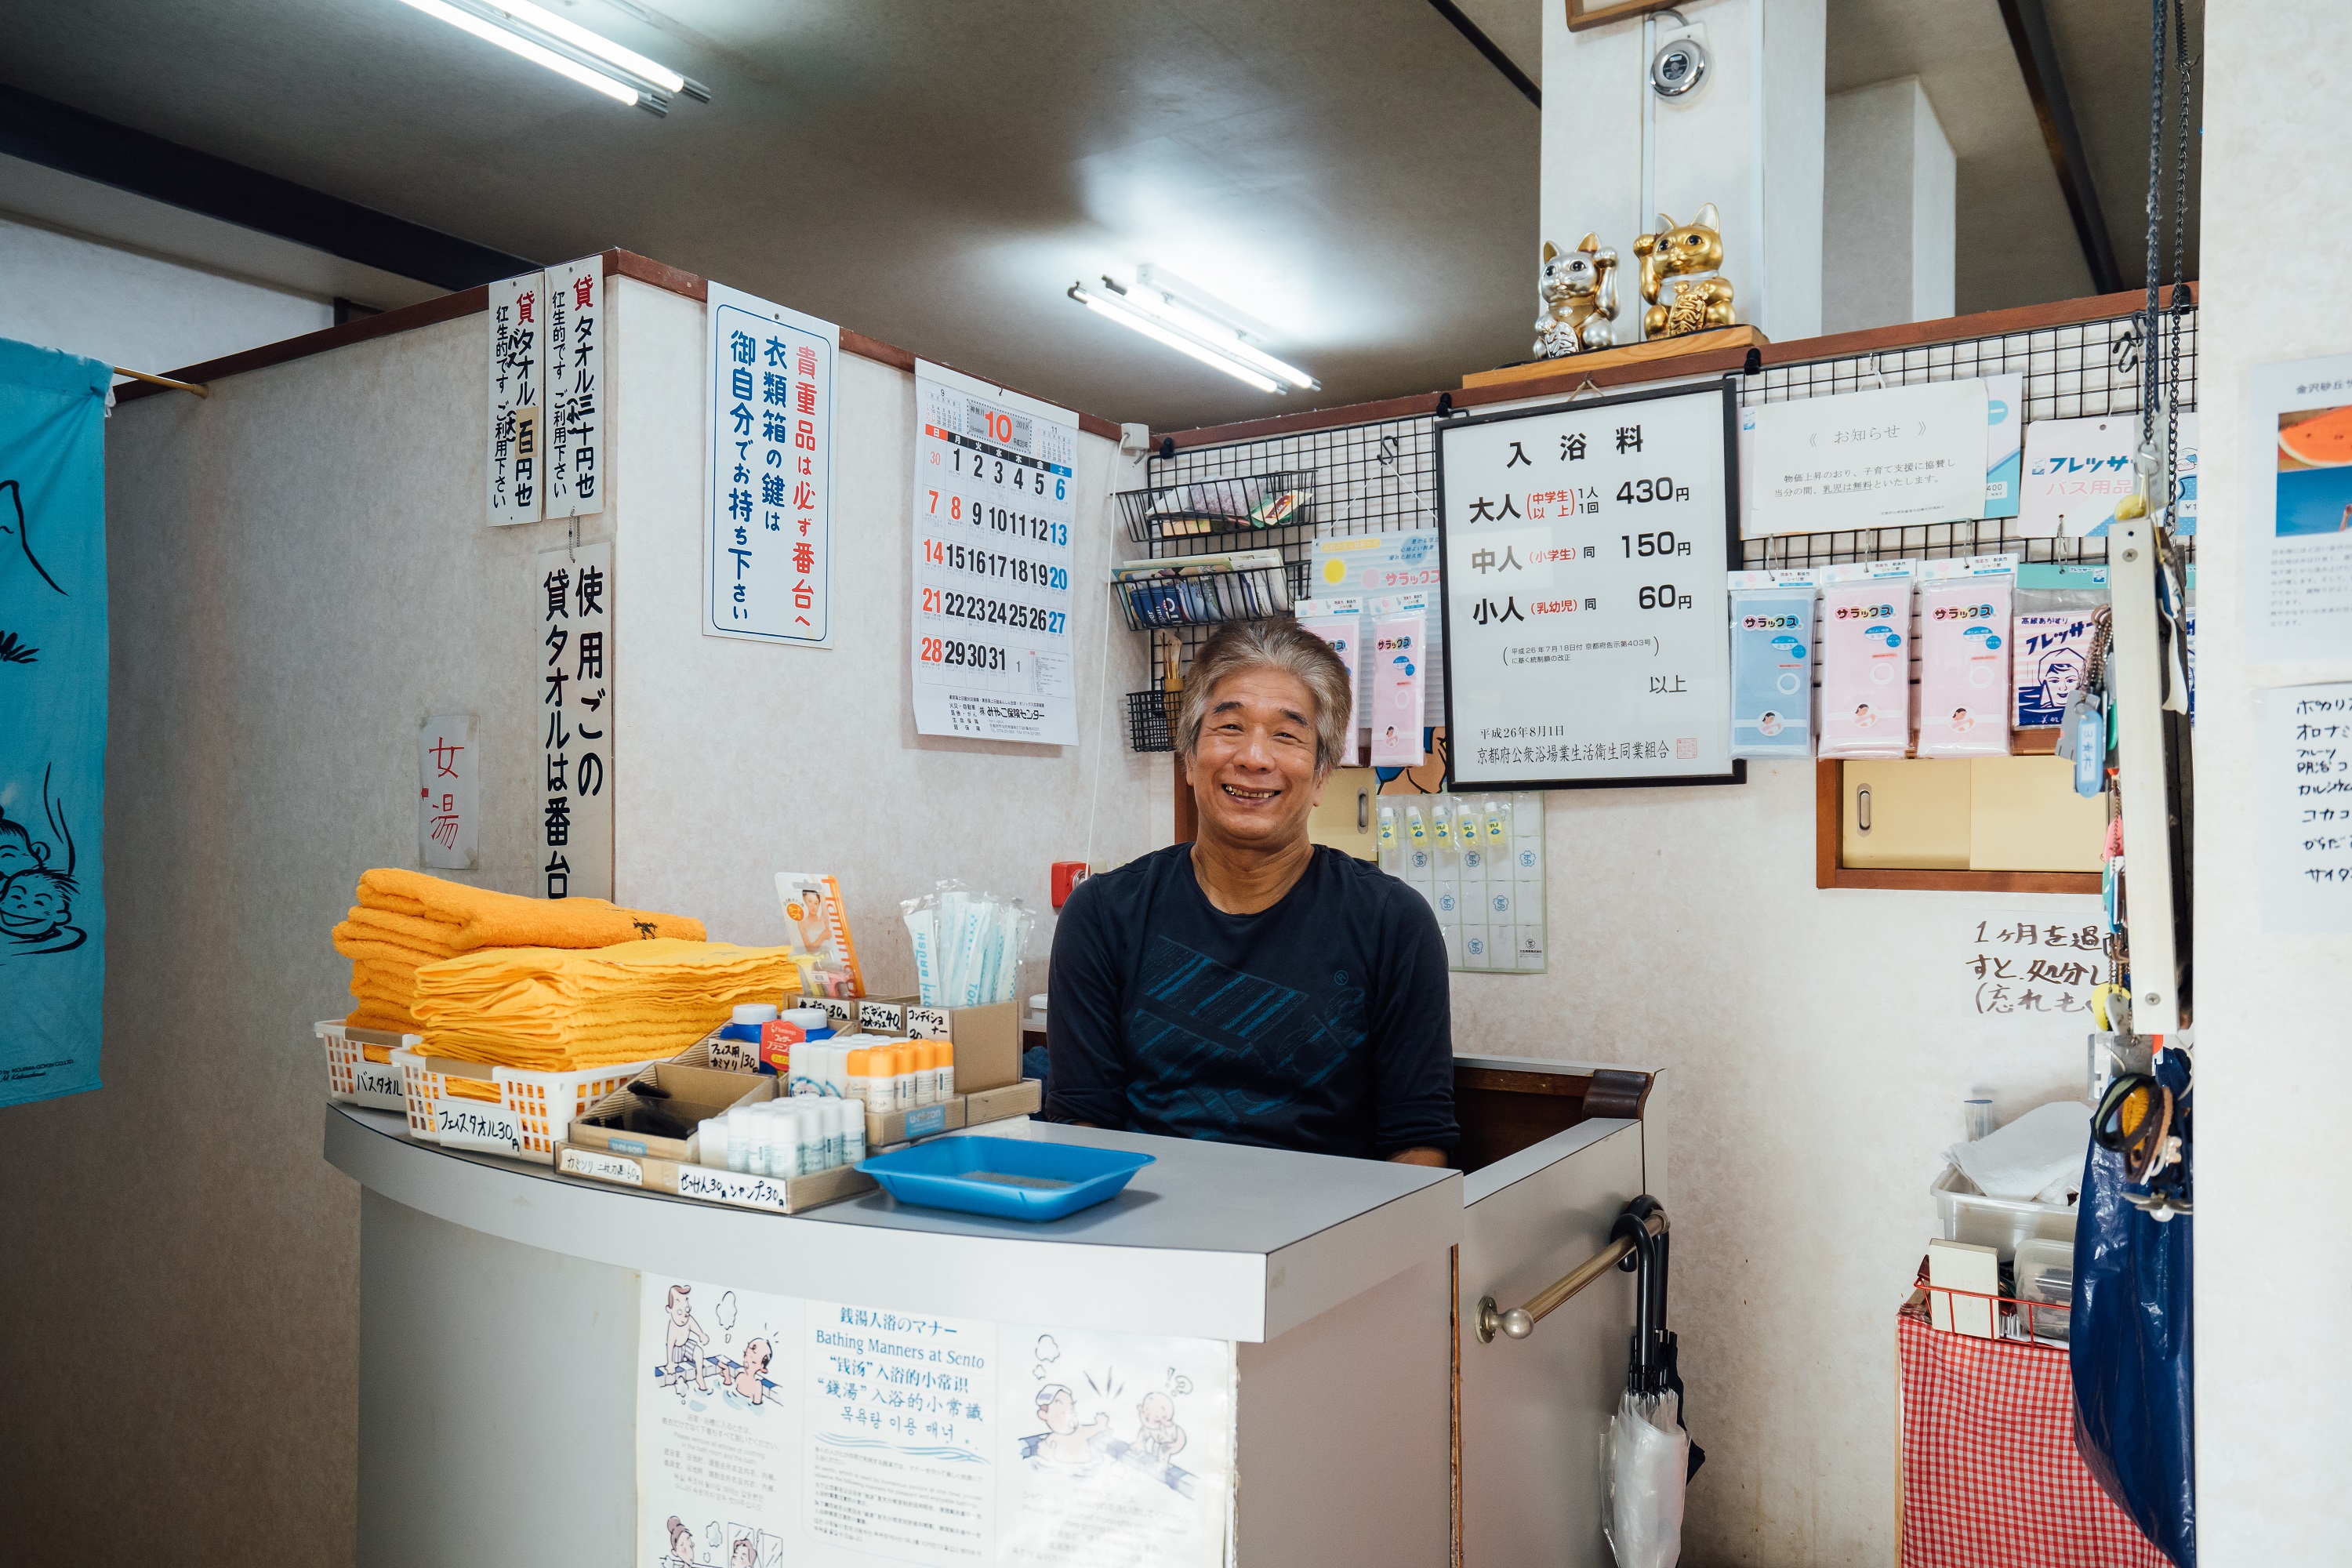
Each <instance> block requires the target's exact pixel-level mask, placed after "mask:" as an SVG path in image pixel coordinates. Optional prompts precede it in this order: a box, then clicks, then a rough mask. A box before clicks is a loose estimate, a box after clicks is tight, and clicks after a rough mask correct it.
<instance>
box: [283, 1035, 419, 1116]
mask: <svg viewBox="0 0 2352 1568" xmlns="http://www.w3.org/2000/svg"><path fill="white" fill-rule="evenodd" d="M310 1028H311V1032H312V1033H314V1034H316V1035H317V1036H318V1037H319V1042H320V1044H321V1045H323V1046H325V1047H327V1098H328V1099H329V1100H341V1101H342V1102H343V1103H344V1104H345V1105H364V1106H366V1107H368V1108H369V1109H371V1110H402V1109H404V1099H405V1097H404V1095H403V1093H402V1089H401V1079H402V1073H401V1070H400V1068H399V1067H398V1066H397V1065H394V1064H391V1063H384V1062H372V1061H370V1060H368V1059H367V1048H366V1042H364V1041H362V1040H358V1039H354V1038H353V1037H352V1035H351V1033H350V1031H349V1029H348V1028H347V1027H346V1026H345V1025H344V1023H343V1021H342V1020H341V1018H326V1019H322V1020H320V1022H318V1023H316V1024H313V1025H312V1026H310ZM368 1032H369V1033H377V1032H378V1031H373V1030H371V1031H368ZM384 1033H385V1037H387V1038H390V1037H391V1036H390V1034H389V1032H384ZM398 1038H399V1040H400V1043H401V1045H402V1046H403V1047H414V1046H416V1045H420V1044H422V1043H423V1041H422V1040H421V1039H420V1038H419V1037H417V1036H415V1035H402V1036H399V1037H398Z"/></svg>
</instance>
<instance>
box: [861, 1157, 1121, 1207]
mask: <svg viewBox="0 0 2352 1568" xmlns="http://www.w3.org/2000/svg"><path fill="white" fill-rule="evenodd" d="M1151 1159H1152V1157H1151V1156H1150V1155H1149V1154H1130V1153H1126V1152H1122V1151H1120V1150H1117V1149H1090V1148H1087V1146H1086V1145H1084V1144H1082V1143H1047V1142H1042V1141H1033V1140H1030V1139H1026V1138H934V1139H932V1140H930V1141H929V1142H924V1143H918V1144H916V1145H915V1146H914V1147H913V1148H911V1149H901V1150H899V1151H898V1152H897V1153H895V1154H877V1155H876V1156H874V1158H872V1159H871V1160H866V1161H862V1162H860V1163H859V1164H858V1167H857V1168H858V1169H859V1170H860V1171H863V1172H865V1173H866V1174H867V1175H869V1176H871V1177H873V1178H874V1179H875V1180H876V1181H877V1182H879V1183H881V1184H882V1190H883V1191H884V1192H886V1193H888V1194H890V1195H891V1196H892V1197H894V1198H896V1199H898V1201H899V1202H900V1203H902V1204H916V1205H920V1206H922V1207H924V1208H934V1209H956V1210H959V1211H961V1212H962V1213H964V1214H984V1215H995V1216H996V1217H997V1218H999V1219H1030V1220H1045V1219H1060V1218H1061V1217H1062V1216H1063V1215H1073V1214H1076V1213H1077V1212H1078V1211H1079V1210H1080V1209H1084V1208H1092V1207H1093V1206H1094V1205H1097V1204H1098V1203H1103V1202H1106V1201H1107V1200H1108V1199H1109V1198H1111V1197H1112V1196H1114V1195H1115V1194H1117V1193H1118V1190H1119V1189H1120V1188H1121V1187H1123V1186H1125V1185H1127V1184H1128V1182H1129V1180H1130V1179H1131V1178H1132V1177H1133V1176H1134V1175H1135V1173H1136V1172H1138V1171H1140V1170H1141V1169H1143V1167H1144V1166H1146V1165H1149V1164H1150V1163H1151Z"/></svg>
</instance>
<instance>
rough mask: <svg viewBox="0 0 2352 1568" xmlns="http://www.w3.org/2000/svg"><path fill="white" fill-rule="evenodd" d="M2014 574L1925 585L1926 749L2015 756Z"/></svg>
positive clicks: (1922, 676) (1938, 753) (1922, 695)
mask: <svg viewBox="0 0 2352 1568" xmlns="http://www.w3.org/2000/svg"><path fill="white" fill-rule="evenodd" d="M2013 581H2015V579H2013V578H2011V577H2010V576H2007V575H1986V576H1961V577H1950V578H1946V579H1943V580H1941V581H1937V582H1929V583H1922V584H1920V585H1919V754H1920V755H1921V756H1923V757H2000V756H2006V755H2008V754H2009V720H2010V711H2011V704H2010V689H2009V681H2010V648H2009V602H2010V599H2009V591H2010V584H2011V583H2012V582H2013Z"/></svg>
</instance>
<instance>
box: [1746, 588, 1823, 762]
mask: <svg viewBox="0 0 2352 1568" xmlns="http://www.w3.org/2000/svg"><path fill="white" fill-rule="evenodd" d="M1812 749H1813V574H1812V573H1811V572H1793V571H1791V572H1734V573H1733V574H1731V754H1732V755H1733V756H1735V757H1802V756H1808V755H1810V754H1811V752H1812Z"/></svg>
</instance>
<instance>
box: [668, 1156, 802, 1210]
mask: <svg viewBox="0 0 2352 1568" xmlns="http://www.w3.org/2000/svg"><path fill="white" fill-rule="evenodd" d="M677 1192H678V1196H680V1197H685V1198H702V1199H706V1200H708V1201H709V1202H711V1203H715V1204H733V1205H736V1206H737V1207H739V1208H747V1209H772V1210H773V1211H775V1212H776V1213H777V1214H783V1213H786V1212H788V1211H787V1209H786V1206H785V1201H784V1184H783V1183H782V1182H780V1181H777V1180H776V1179H775V1178H773V1177H772V1176H751V1175H745V1174H743V1173H740V1172H737V1171H719V1170H714V1169H712V1168H711V1167H709V1166H708V1165H680V1166H679V1167H678V1168H677Z"/></svg>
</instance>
